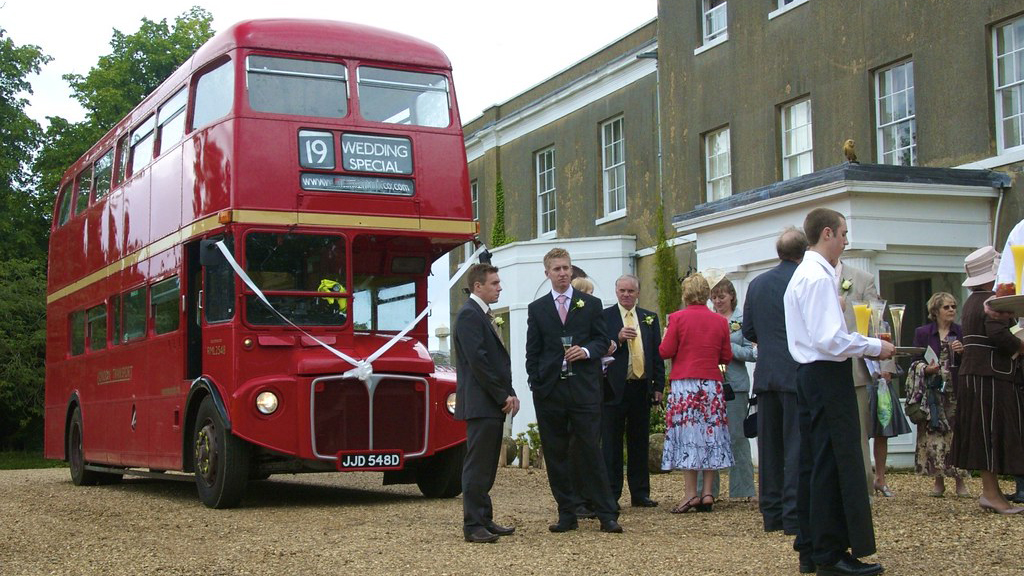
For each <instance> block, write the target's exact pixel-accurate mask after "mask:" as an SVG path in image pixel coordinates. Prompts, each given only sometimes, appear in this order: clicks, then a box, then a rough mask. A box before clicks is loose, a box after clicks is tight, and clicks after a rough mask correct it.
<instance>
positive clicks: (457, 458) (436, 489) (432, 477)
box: [416, 444, 466, 498]
mask: <svg viewBox="0 0 1024 576" xmlns="http://www.w3.org/2000/svg"><path fill="white" fill-rule="evenodd" d="M465 458H466V445H465V444H459V445H458V446H456V447H454V448H449V449H447V450H444V451H441V452H438V453H437V454H434V455H433V456H430V457H429V458H425V459H424V460H423V462H421V463H420V465H419V466H418V467H417V468H416V485H417V486H419V489H420V492H422V493H423V495H424V496H426V497H427V498H454V497H456V496H458V495H459V494H461V493H462V461H463V460H465Z"/></svg>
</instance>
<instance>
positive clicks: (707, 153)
mask: <svg viewBox="0 0 1024 576" xmlns="http://www.w3.org/2000/svg"><path fill="white" fill-rule="evenodd" d="M723 136H724V141H725V149H724V151H722V150H719V151H718V153H717V154H712V141H714V142H715V143H717V142H719V141H721V140H722V137H723ZM722 156H724V157H725V164H726V168H727V171H726V172H725V173H724V174H719V173H718V172H717V170H713V169H712V163H715V164H716V165H719V164H720V163H719V162H718V160H719V159H720V158H721V157H722ZM704 183H705V184H704V186H705V191H706V193H707V201H708V202H714V201H715V200H721V199H722V198H728V197H729V196H732V132H731V130H730V129H729V126H728V125H726V126H723V127H721V128H719V129H717V130H712V131H711V132H708V133H706V134H705V135H704ZM722 183H725V184H727V185H728V193H726V194H724V195H721V196H718V195H716V194H715V189H716V187H717V185H718V184H722Z"/></svg>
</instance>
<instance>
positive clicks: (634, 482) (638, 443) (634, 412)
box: [601, 380, 651, 502]
mask: <svg viewBox="0 0 1024 576" xmlns="http://www.w3.org/2000/svg"><path fill="white" fill-rule="evenodd" d="M647 385H648V384H647V382H645V381H643V380H627V381H626V393H625V395H624V396H623V398H622V402H620V403H619V404H603V405H602V406H601V450H602V452H604V465H605V468H606V469H607V471H608V482H609V483H610V485H611V489H612V497H613V498H615V500H618V499H619V498H621V497H622V437H623V436H625V437H626V478H627V480H628V482H629V497H630V500H632V501H633V502H636V501H637V500H643V499H645V498H650V496H651V475H650V472H649V469H648V467H647V458H648V455H647V453H648V450H649V449H650V443H651V442H650V429H651V426H650V422H651V403H650V400H649V399H648V394H647Z"/></svg>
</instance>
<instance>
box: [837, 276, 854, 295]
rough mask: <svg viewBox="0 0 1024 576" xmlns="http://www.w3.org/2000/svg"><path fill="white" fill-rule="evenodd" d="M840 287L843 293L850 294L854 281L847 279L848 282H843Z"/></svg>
mask: <svg viewBox="0 0 1024 576" xmlns="http://www.w3.org/2000/svg"><path fill="white" fill-rule="evenodd" d="M839 287H840V288H842V289H843V292H849V291H850V288H853V281H851V280H850V279H849V278H847V279H846V280H843V283H842V284H840V285H839Z"/></svg>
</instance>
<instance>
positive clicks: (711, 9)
mask: <svg viewBox="0 0 1024 576" xmlns="http://www.w3.org/2000/svg"><path fill="white" fill-rule="evenodd" d="M714 1H715V0H701V3H700V32H701V45H702V46H706V45H710V44H717V43H719V42H724V41H725V40H728V39H729V9H728V6H729V2H728V0H721V2H720V3H719V4H716V5H714V6H712V5H711V3H712V2H714ZM718 12H721V14H720V15H721V17H722V26H721V27H719V28H716V29H714V30H709V24H710V22H713V21H714V20H715V19H717V17H718V16H719V14H718ZM709 16H710V18H709Z"/></svg>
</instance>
